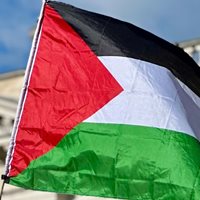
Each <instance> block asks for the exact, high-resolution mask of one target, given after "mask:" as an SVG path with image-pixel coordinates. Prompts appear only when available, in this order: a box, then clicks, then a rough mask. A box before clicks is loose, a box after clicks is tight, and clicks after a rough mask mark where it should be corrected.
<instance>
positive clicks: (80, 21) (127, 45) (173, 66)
mask: <svg viewBox="0 0 200 200" xmlns="http://www.w3.org/2000/svg"><path fill="white" fill-rule="evenodd" d="M48 5H49V6H51V7H52V8H54V9H55V10H56V11H57V12H58V13H59V14H60V15H61V17H62V18H63V19H64V20H65V21H66V22H67V23H68V24H70V25H71V27H72V28H73V29H74V30H75V31H76V32H77V33H78V34H79V35H80V37H81V38H82V39H83V40H84V41H85V42H86V43H87V44H88V46H89V47H90V48H91V49H92V50H93V51H94V52H95V54H96V55H97V56H123V57H131V58H135V59H139V60H143V61H147V62H150V63H154V64H157V65H160V66H162V67H166V68H167V69H169V70H170V71H171V72H172V73H173V74H174V75H175V76H176V77H177V78H178V79H179V80H181V81H182V82H183V83H184V84H186V85H187V86H188V87H189V88H190V89H191V90H193V91H194V92H195V93H196V94H197V95H198V96H200V68H199V67H198V65H197V64H196V63H195V62H194V60H193V59H192V58H190V56H188V55H187V54H186V53H185V52H184V51H183V50H182V49H180V48H179V47H177V46H175V45H173V44H171V43H169V42H167V41H165V40H163V39H161V38H159V37H157V36H155V35H153V34H151V33H149V32H147V31H145V30H143V29H141V28H138V27H136V26H134V25H132V24H130V23H127V22H123V21H120V20H117V19H114V18H111V17H108V16H104V15H101V14H96V13H93V12H89V11H85V10H82V9H79V8H76V7H73V6H71V5H68V4H64V3H61V2H55V1H50V2H48Z"/></svg>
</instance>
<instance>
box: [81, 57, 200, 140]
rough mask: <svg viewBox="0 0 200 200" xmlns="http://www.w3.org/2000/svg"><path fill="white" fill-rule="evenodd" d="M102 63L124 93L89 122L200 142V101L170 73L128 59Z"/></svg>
mask: <svg viewBox="0 0 200 200" xmlns="http://www.w3.org/2000/svg"><path fill="white" fill-rule="evenodd" d="M99 59H100V60H101V62H102V63H103V64H104V65H105V66H106V68H107V69H108V70H109V71H110V73H111V74H112V75H113V76H114V77H115V79H116V80H117V81H118V82H119V83H120V85H121V86H122V87H123V89H124V91H123V92H122V93H120V94H119V95H118V96H117V97H115V98H114V99H112V100H111V101H110V102H109V103H108V104H106V105H105V106H104V107H103V108H102V109H100V110H99V111H97V112H96V113H95V114H94V115H92V116H91V117H89V118H88V119H86V120H85V122H94V123H115V124H132V125H141V126H150V127H158V128H163V129H169V130H174V131H179V132H183V133H186V134H189V135H191V136H193V137H195V138H200V131H199V130H200V123H199V119H200V98H199V97H198V96H197V95H196V94H194V93H193V92H192V91H191V90H190V89H189V88H188V87H187V86H186V85H184V84H183V83H182V82H180V81H179V80H177V79H176V78H175V76H174V75H173V74H172V73H171V72H170V71H169V70H168V69H166V68H164V67H161V66H158V65H155V64H152V63H148V62H145V61H141V60H137V59H132V58H126V57H116V56H103V57H99Z"/></svg>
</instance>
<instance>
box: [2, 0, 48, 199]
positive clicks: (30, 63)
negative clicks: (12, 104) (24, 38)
mask: <svg viewBox="0 0 200 200" xmlns="http://www.w3.org/2000/svg"><path fill="white" fill-rule="evenodd" d="M47 2H48V0H42V6H41V10H40V15H39V18H38V22H37V27H36V30H35V34H34V37H33V41H32V46H31V50H30V54H29V59H28V62H27V67H26V71H25V76H24V83H23V88H22V91H21V95H20V98H19V103H18V107H17V113H16V117H15V122H14V125H13V130H12V134H11V139H10V144H9V148H8V153H7V156H6V163H5V170H4V175H2V179H3V180H4V182H3V185H2V191H1V195H2V194H3V189H4V184H5V183H7V182H9V169H10V164H11V162H12V157H13V153H14V146H15V141H16V134H17V131H18V125H19V122H20V120H21V114H22V111H23V108H24V102H25V99H26V96H27V88H28V86H29V82H30V77H31V74H32V70H33V65H34V61H35V57H36V52H37V49H38V43H39V40H40V35H41V27H42V21H43V14H44V8H45V4H46V3H47ZM0 200H1V199H0Z"/></svg>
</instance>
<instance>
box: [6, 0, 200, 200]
mask: <svg viewBox="0 0 200 200" xmlns="http://www.w3.org/2000/svg"><path fill="white" fill-rule="evenodd" d="M23 94H24V96H23V98H22V100H21V103H20V105H21V106H20V107H19V113H18V116H17V120H16V124H15V125H16V126H15V128H14V131H13V137H12V140H11V145H10V151H9V152H8V155H7V164H6V173H5V176H4V178H6V180H7V182H9V183H10V184H12V185H16V186H20V187H24V188H27V189H34V190H44V191H52V192H59V193H67V194H79V195H90V196H102V197H114V198H124V199H134V200H139V199H140V200H143V199H148V200H153V199H154V200H155V199H156V200H158V199H159V200H161V199H162V200H169V199H181V200H189V199H192V200H198V199H199V198H200V173H199V170H200V143H199V138H200V69H199V68H198V66H197V65H196V64H195V62H194V61H193V60H192V59H191V58H190V57H189V56H188V55H186V53H184V52H183V50H181V49H179V48H178V47H176V46H174V45H172V44H170V43H168V42H166V41H164V40H162V39H160V38H158V37H157V36H155V35H153V34H151V33H149V32H147V31H144V30H142V29H140V28H138V27H136V26H134V25H132V24H129V23H126V22H122V21H119V20H117V19H113V18H111V17H107V16H103V15H100V14H96V13H92V12H88V11H85V10H81V9H78V8H75V7H73V6H70V5H66V4H64V3H60V2H54V1H49V2H47V3H45V6H44V12H43V16H42V20H41V29H40V31H39V33H38V40H37V43H36V51H35V54H34V55H33V64H32V66H31V68H30V69H29V73H28V82H27V84H26V85H25V87H24V93H23Z"/></svg>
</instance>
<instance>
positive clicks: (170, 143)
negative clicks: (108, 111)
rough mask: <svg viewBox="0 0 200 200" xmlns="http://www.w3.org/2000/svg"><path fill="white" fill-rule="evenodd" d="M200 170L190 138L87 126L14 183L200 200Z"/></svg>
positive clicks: (158, 199)
mask: <svg viewBox="0 0 200 200" xmlns="http://www.w3.org/2000/svg"><path fill="white" fill-rule="evenodd" d="M33 151H34V150H33ZM199 169H200V143H199V142H198V141H197V140H196V139H195V138H193V137H191V136H189V135H186V134H183V133H179V132H175V131H169V130H164V129H160V128H152V127H142V126H132V125H121V124H120V125H118V124H97V123H82V124H79V125H78V126H76V127H75V128H74V129H73V130H72V131H71V132H70V133H69V134H67V135H66V136H65V137H64V138H63V139H62V141H60V143H59V144H58V145H57V146H56V147H55V148H54V149H52V150H51V151H49V152H48V153H46V154H45V155H43V156H41V157H39V158H38V159H36V160H34V161H32V162H31V163H30V165H29V166H28V168H27V169H25V170H24V171H23V172H22V173H21V174H19V175H18V176H17V177H12V178H11V179H10V183H11V184H13V185H17V186H21V187H24V188H27V189H35V190H48V191H53V192H60V193H68V194H75V193H76V194H80V195H91V196H93V195H95V196H103V197H104V196H107V197H117V198H128V199H134V200H169V199H170V200H173V199H174V200H176V199H181V200H199V197H200V174H199ZM47 183H48V184H47Z"/></svg>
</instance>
